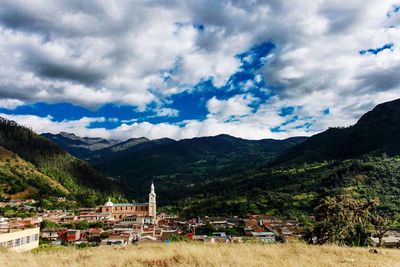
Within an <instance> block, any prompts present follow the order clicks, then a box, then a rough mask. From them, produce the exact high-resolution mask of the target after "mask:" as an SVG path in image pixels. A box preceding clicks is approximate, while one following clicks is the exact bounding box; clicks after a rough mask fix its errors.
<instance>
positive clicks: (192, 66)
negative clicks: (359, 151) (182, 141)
mask: <svg viewBox="0 0 400 267" xmlns="http://www.w3.org/2000/svg"><path fill="white" fill-rule="evenodd" d="M394 4H398V1H391V0H381V1H377V0H354V1H345V0H339V1H329V0H322V1H314V0H304V1H296V0H288V1H279V0H272V1H263V0H260V1H257V0H249V1H212V0H205V1H194V0H193V1H183V0H182V1H172V2H171V1H152V2H151V3H148V2H146V1H144V2H142V1H124V2H118V1H105V0H104V1H102V0H99V1H84V2H82V1H70V2H68V3H67V4H66V3H62V2H58V1H31V2H30V5H26V3H25V2H24V1H22V0H21V1H17V0H16V1H4V0H3V1H2V0H0V5H1V6H2V9H1V10H0V60H1V62H6V63H7V64H1V65H0V99H2V100H0V107H5V108H15V107H17V106H19V105H21V104H23V103H29V102H35V101H45V102H51V103H55V102H71V103H73V104H78V105H82V106H87V107H90V108H95V107H98V106H101V105H103V104H105V103H117V104H128V105H133V106H136V107H137V108H138V110H140V111H143V110H146V109H147V108H148V105H149V104H150V103H152V102H154V103H156V105H157V107H158V108H157V109H156V112H157V116H165V117H167V116H177V115H179V114H178V113H179V111H177V110H174V109H171V108H167V107H164V106H163V105H165V104H166V103H167V102H168V101H170V99H171V98H170V96H171V95H172V94H176V93H179V92H182V91H185V90H189V91H190V90H191V89H192V87H193V85H195V84H197V83H198V82H199V81H200V80H202V79H208V78H209V77H213V81H214V83H215V84H216V85H217V86H221V85H224V84H225V82H226V81H227V80H228V79H229V77H230V75H231V74H233V73H234V72H235V71H236V70H237V69H238V68H239V67H240V62H239V61H238V60H237V59H236V58H235V57H234V56H235V55H237V54H239V53H241V52H244V51H246V50H247V49H249V48H250V47H252V46H254V45H257V44H260V43H262V42H266V41H271V42H272V43H274V44H275V45H276V48H275V49H274V50H273V52H272V54H271V55H269V56H268V59H267V61H268V63H267V64H266V65H265V66H264V67H263V68H262V69H260V70H258V71H257V73H256V77H255V79H254V80H248V81H246V82H245V81H244V82H243V84H242V87H243V89H244V91H245V92H246V93H248V94H246V95H237V96H233V97H231V98H229V99H218V98H216V97H213V98H211V99H209V100H208V101H207V108H208V110H209V113H210V114H208V116H207V119H206V120H205V121H202V122H200V121H187V122H182V123H181V124H179V125H175V124H168V123H164V124H155V125H154V124H151V123H137V122H135V123H133V124H130V125H128V124H123V125H121V127H119V128H116V129H114V130H111V131H108V130H105V129H85V125H86V124H87V123H88V122H87V121H86V120H87V119H88V118H83V119H82V120H83V121H73V122H52V121H51V119H49V118H44V119H43V118H42V119H39V120H45V121H43V123H44V124H43V125H46V127H48V128H49V129H50V128H51V129H54V131H55V130H59V129H60V130H61V128H63V127H67V128H66V129H62V130H68V129H76V131H79V132H78V134H80V133H82V134H86V135H91V136H93V135H94V132H95V131H98V134H99V135H102V136H107V135H109V136H113V137H115V136H121V137H122V136H134V135H135V136H136V135H140V134H142V135H146V136H148V137H162V136H164V135H165V136H169V137H173V138H183V137H190V136H196V135H209V134H217V133H230V134H233V135H236V136H241V137H248V138H261V137H284V136H290V135H296V134H310V132H304V130H301V129H296V127H297V126H299V125H302V124H305V123H312V126H311V128H310V130H312V131H314V132H318V131H322V130H324V129H326V128H327V127H328V126H348V125H350V124H353V123H355V122H356V120H357V119H358V118H359V117H360V116H361V115H362V114H363V113H365V112H366V111H368V110H369V109H371V108H372V107H373V106H374V105H376V104H378V103H380V102H383V101H388V100H392V99H394V98H398V97H399V96H400V76H399V75H397V73H398V72H399V71H400V60H399V59H400V13H399V12H397V13H393V12H391V13H390V16H389V17H388V16H387V15H386V14H387V13H388V12H389V11H390V10H393V5H394ZM177 22H178V24H177ZM193 23H197V24H203V25H204V29H203V30H199V29H196V27H193ZM387 43H393V45H394V46H393V49H392V50H384V51H382V52H380V53H378V54H377V55H374V54H366V55H360V54H359V53H358V52H359V51H360V50H362V49H368V48H379V47H382V46H383V45H384V44H387ZM246 60H247V61H251V60H253V59H252V58H250V57H249V58H247V59H246ZM166 76H168V77H169V79H168V80H167V81H165V78H166ZM261 81H264V82H265V83H266V86H265V88H262V89H260V91H262V92H264V93H268V94H270V93H275V94H276V96H274V97H272V98H270V99H267V100H265V101H264V103H263V102H260V103H259V108H258V109H257V110H253V108H252V107H251V103H252V102H253V101H256V99H252V97H251V96H250V94H251V90H252V87H253V86H254V82H256V83H260V82H261ZM276 85H280V86H278V87H277V86H276ZM246 90H247V91H246ZM258 101H261V100H258ZM288 106H296V107H301V108H298V109H296V115H297V116H298V118H297V119H296V120H294V122H292V123H287V124H286V125H285V126H284V127H282V128H284V129H285V130H286V131H287V132H286V133H273V132H271V131H270V129H271V128H275V127H277V126H279V125H281V124H282V123H284V122H287V120H290V119H293V117H292V116H289V117H287V118H286V117H285V118H283V117H281V116H279V115H278V113H279V111H280V109H281V108H282V107H288ZM327 108H329V111H330V113H329V114H328V115H322V114H321V112H322V110H325V109H327ZM18 118H19V119H21V120H22V117H18ZM230 118H234V119H235V121H227V120H229V119H230ZM31 119H32V120H33V122H34V123H38V121H37V120H38V119H37V118H31ZM91 119H93V118H91ZM23 121H24V122H28V121H29V120H28V119H26V118H25V119H24V120H23ZM85 123H86V124H85ZM51 125H54V126H51ZM35 127H37V129H38V131H43V130H45V129H44V128H43V127H42V126H40V125H37V126H35ZM68 127H70V128H68ZM246 129H247V130H246Z"/></svg>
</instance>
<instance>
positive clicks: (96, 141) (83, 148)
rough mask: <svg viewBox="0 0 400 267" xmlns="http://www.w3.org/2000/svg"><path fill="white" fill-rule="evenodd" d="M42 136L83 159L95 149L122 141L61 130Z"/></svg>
mask: <svg viewBox="0 0 400 267" xmlns="http://www.w3.org/2000/svg"><path fill="white" fill-rule="evenodd" d="M42 136H44V137H46V138H47V139H49V140H51V141H53V142H54V143H57V144H59V145H60V146H61V147H63V148H64V149H65V150H66V151H68V153H70V154H72V155H74V156H76V157H78V158H82V159H86V158H88V157H89V156H90V155H91V154H92V153H93V152H94V151H98V150H101V149H104V148H107V147H111V146H113V145H115V144H118V143H120V141H118V140H106V139H103V138H90V137H78V136H76V135H75V134H73V133H66V132H61V133H59V134H51V133H44V134H42Z"/></svg>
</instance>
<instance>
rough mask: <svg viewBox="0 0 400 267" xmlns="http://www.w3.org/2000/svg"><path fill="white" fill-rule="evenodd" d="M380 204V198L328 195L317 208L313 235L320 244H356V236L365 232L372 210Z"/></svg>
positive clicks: (360, 242)
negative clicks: (368, 199)
mask: <svg viewBox="0 0 400 267" xmlns="http://www.w3.org/2000/svg"><path fill="white" fill-rule="evenodd" d="M378 204H379V201H378V200H372V201H367V200H362V199H354V198H353V197H351V196H350V195H340V196H337V197H326V198H324V199H323V200H322V202H321V204H320V205H319V206H317V207H316V209H315V212H316V215H315V221H316V223H315V226H314V229H313V236H315V237H316V238H317V242H318V243H320V244H325V243H337V244H349V245H354V242H353V241H354V238H355V237H356V236H358V237H359V236H360V235H359V233H363V232H365V230H366V229H367V227H368V225H369V223H370V218H371V210H372V209H373V208H375V207H376V206H377V205H378ZM363 236H365V234H363ZM364 241H365V240H364ZM364 241H361V240H359V241H358V244H365V242H364Z"/></svg>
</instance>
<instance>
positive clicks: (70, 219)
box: [60, 214, 78, 223]
mask: <svg viewBox="0 0 400 267" xmlns="http://www.w3.org/2000/svg"><path fill="white" fill-rule="evenodd" d="M77 220H78V216H76V215H73V214H68V215H64V216H62V217H61V218H60V222H63V223H64V222H75V221H77Z"/></svg>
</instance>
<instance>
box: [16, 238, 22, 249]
mask: <svg viewBox="0 0 400 267" xmlns="http://www.w3.org/2000/svg"><path fill="white" fill-rule="evenodd" d="M20 245H21V238H17V239H15V242H14V247H19V246H20Z"/></svg>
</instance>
